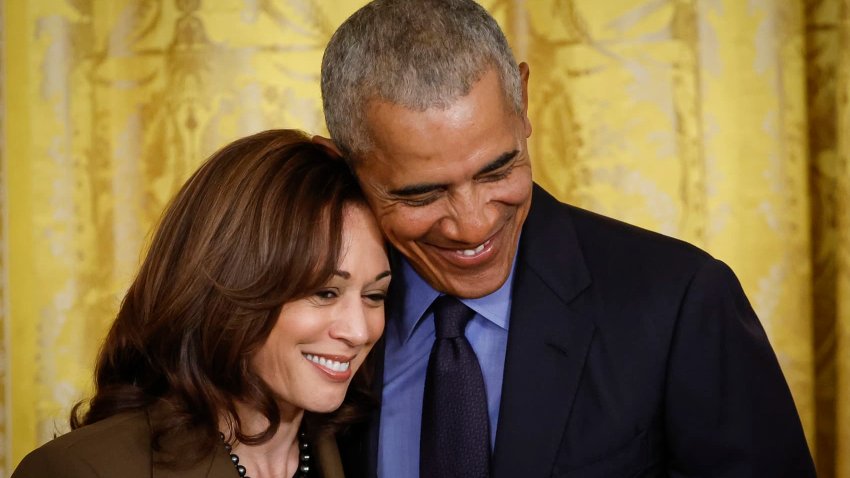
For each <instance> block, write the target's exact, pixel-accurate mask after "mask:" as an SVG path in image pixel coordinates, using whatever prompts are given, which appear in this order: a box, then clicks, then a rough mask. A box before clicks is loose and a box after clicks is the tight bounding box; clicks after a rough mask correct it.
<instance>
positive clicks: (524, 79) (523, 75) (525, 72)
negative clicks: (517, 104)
mask: <svg viewBox="0 0 850 478" xmlns="http://www.w3.org/2000/svg"><path fill="white" fill-rule="evenodd" d="M530 74H531V71H530V70H529V68H528V63H526V62H522V63H520V64H519V78H520V83H521V84H522V121H523V123H524V125H525V137H526V138H528V137H529V136H531V120H530V119H528V77H529V75H530Z"/></svg>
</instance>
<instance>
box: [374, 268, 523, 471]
mask: <svg viewBox="0 0 850 478" xmlns="http://www.w3.org/2000/svg"><path fill="white" fill-rule="evenodd" d="M401 262H402V267H401V271H400V274H401V275H402V280H403V281H404V283H405V284H406V287H407V290H406V291H405V300H404V309H403V311H404V314H403V316H402V317H401V320H390V321H388V322H387V326H386V331H385V333H386V335H385V341H386V342H385V343H386V350H385V356H384V389H383V396H382V401H381V429H380V437H379V441H378V443H379V445H378V476H379V477H381V478H398V477H405V478H416V477H418V476H419V433H420V430H421V428H422V396H423V393H424V391H425V373H426V371H427V368H428V358H429V357H430V355H431V347H432V346H433V344H434V314H433V313H431V312H430V311H428V314H427V315H425V312H426V311H427V309H428V307H430V305H431V303H432V302H433V301H434V299H436V298H437V297H438V296H439V295H440V293H439V292H438V291H436V290H434V288H432V287H431V286H430V285H428V283H427V282H425V280H424V279H422V278H421V277H420V276H419V274H417V273H416V271H415V270H413V267H412V266H411V265H410V263H408V262H407V260H404V259H402V261H401ZM514 263H516V259H514ZM513 276H514V273H513V268H512V269H511V274H510V275H509V276H508V279H507V280H506V281H505V283H504V284H503V285H502V287H501V288H499V289H498V290H497V291H495V292H493V293H492V294H490V295H487V296H484V297H481V298H479V299H471V300H469V299H463V300H462V302H463V303H464V304H466V305H467V306H468V307H469V308H471V309H472V310H474V311H475V316H474V317H473V318H472V320H470V321H469V324H468V325H467V326H466V338H467V339H468V340H469V343H470V344H471V345H472V349H473V350H474V351H475V355H476V356H477V357H478V363H479V364H480V365H481V371H482V372H483V374H484V386H485V388H486V389H487V408H488V413H489V415H490V447H491V449H492V447H493V445H494V444H495V442H496V426H497V425H498V418H499V403H500V402H501V398H502V397H501V392H502V376H503V373H504V370H505V349H506V348H507V344H508V322H509V319H510V314H511V284H512V283H513ZM395 319H398V317H396V318H395Z"/></svg>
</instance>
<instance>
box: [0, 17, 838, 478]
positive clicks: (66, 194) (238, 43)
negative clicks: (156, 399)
mask: <svg viewBox="0 0 850 478" xmlns="http://www.w3.org/2000/svg"><path fill="white" fill-rule="evenodd" d="M363 3H364V1H362V0H335V1H324V0H322V1H320V0H216V1H211V0H37V1H36V0H32V1H21V0H0V29H2V38H0V45H2V53H0V133H2V136H0V138H2V147H0V166H2V167H0V212H2V218H3V220H2V222H0V244H1V245H2V255H0V274H2V276H0V277H2V282H0V301H2V302H0V322H2V325H3V327H2V329H0V337H2V339H3V341H2V348H0V404H2V407H0V411H2V413H0V443H2V447H1V448H5V453H0V469H3V470H4V471H3V472H2V473H3V474H8V473H9V472H10V471H11V469H12V468H13V467H14V465H15V464H16V463H17V462H18V461H19V460H20V459H21V458H22V457H23V455H24V454H26V453H27V452H28V451H29V450H31V449H32V448H33V447H35V446H37V445H38V444H40V443H43V442H44V441H46V440H48V439H49V438H51V437H52V436H53V435H54V433H56V432H62V431H64V430H65V429H66V425H65V423H64V419H65V417H66V415H67V412H68V409H69V406H70V404H72V403H73V402H75V401H76V400H78V399H80V398H82V397H83V396H85V395H86V393H87V391H88V390H89V386H90V376H91V367H92V360H93V358H94V356H95V354H96V352H97V348H98V345H99V343H100V341H101V339H102V337H103V334H104V332H105V330H106V327H107V326H108V324H109V322H110V321H111V319H112V316H113V314H114V312H115V310H116V308H117V306H118V303H119V301H120V299H121V295H122V293H123V290H124V289H125V288H126V287H127V285H128V283H129V281H130V279H131V277H132V274H133V272H134V270H135V268H136V266H137V265H138V262H139V258H140V254H141V250H142V249H143V247H144V245H145V241H146V239H147V237H148V234H149V229H150V227H151V226H152V224H153V223H154V222H155V221H156V219H157V217H158V215H159V213H160V212H161V210H162V208H163V206H164V204H165V202H166V201H167V200H168V198H169V197H170V195H171V194H172V193H173V192H174V191H175V189H176V188H177V187H178V186H179V185H180V184H181V183H182V181H183V180H184V179H185V178H186V177H187V175H188V174H190V172H191V171H192V170H193V169H194V167H195V166H196V165H197V164H198V163H199V162H200V161H201V160H202V159H203V158H204V157H205V156H206V155H208V154H209V153H210V152H212V151H213V150H214V149H215V148H217V147H218V146H221V145H222V144H223V143H224V142H227V141H230V140H232V139H234V138H236V137H238V136H242V135H245V134H248V133H252V132H255V131H258V130H261V129H265V128H271V127H297V128H302V129H305V130H307V131H309V132H324V125H323V118H322V114H321V102H320V97H319V88H318V72H319V63H320V59H321V54H322V50H323V48H324V45H325V43H326V42H327V39H328V38H329V37H330V35H331V34H332V32H333V31H334V29H335V28H336V26H337V25H339V23H340V22H342V20H343V19H345V18H346V17H347V16H348V15H349V14H350V13H351V12H353V11H354V10H355V9H356V8H358V7H359V6H360V5H362V4H363ZM482 3H483V4H484V5H485V6H486V7H487V8H489V9H490V11H491V12H493V14H494V15H495V16H496V17H497V19H498V20H499V21H500V22H501V24H502V25H503V27H504V28H505V30H506V32H507V33H508V36H509V38H510V40H511V43H512V45H513V47H514V50H515V53H516V55H517V57H518V58H519V59H522V60H526V61H528V62H529V63H530V66H531V85H530V97H531V104H530V115H531V119H532V123H533V126H534V134H533V135H532V138H531V140H532V141H531V147H532V153H533V158H534V168H535V178H536V180H537V181H538V182H540V183H542V184H543V185H545V186H546V187H547V188H548V189H549V190H550V191H552V192H553V193H555V194H556V195H558V196H559V197H560V198H561V199H563V200H566V201H569V202H572V203H574V204H577V205H579V206H582V207H586V208H589V209H592V210H595V211H598V212H601V213H603V214H607V215H611V216H614V217H618V218H621V219H624V220H626V221H629V222H632V223H636V224H639V225H642V226H644V227H647V228H650V229H653V230H656V231H659V232H662V233H665V234H669V235H673V236H676V237H680V238H682V239H685V240H688V241H690V242H693V243H695V244H697V245H699V246H701V247H703V248H705V249H707V250H708V251H710V252H711V253H712V254H714V255H715V256H716V257H719V258H720V259H723V260H724V261H726V262H728V263H729V264H730V265H731V266H732V267H733V269H735V271H736V272H737V273H738V276H739V277H740V279H741V282H742V283H743V285H744V288H745V289H746V291H747V293H748V295H749V297H750V300H751V302H752V303H753V306H754V307H755V309H756V311H757V312H758V314H759V316H760V318H761V320H762V322H763V323H764V325H765V328H766V329H767V331H768V334H769V336H770V338H771V341H772V343H773V345H774V348H775V349H776V352H777V354H778V356H779V360H780V363H781V364H782V367H783V369H784V371H785V374H786V377H787V378H788V382H789V384H790V386H791V388H792V391H793V394H794V397H795V400H796V403H797V407H798V409H799V411H800V414H801V417H802V419H803V423H804V427H805V429H806V434H807V437H808V439H809V443H810V445H811V447H812V450H813V452H815V453H816V461H817V465H818V468H819V472H820V476H823V477H827V478H829V477H837V478H850V203H848V201H850V55H848V54H847V52H848V51H850V0H747V1H743V0H700V1H697V0H546V1H540V2H536V1H535V2H529V1H525V0H485V1H483V2H482Z"/></svg>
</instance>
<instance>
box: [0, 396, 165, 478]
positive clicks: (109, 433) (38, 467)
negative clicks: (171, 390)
mask: <svg viewBox="0 0 850 478" xmlns="http://www.w3.org/2000/svg"><path fill="white" fill-rule="evenodd" d="M150 463H151V450H150V430H149V426H148V420H147V414H145V413H144V412H133V413H125V414H120V415H116V416H113V417H110V418H107V419H105V420H102V421H100V422H97V423H94V424H92V425H88V426H85V427H82V428H79V429H77V430H74V431H72V432H70V433H67V434H65V435H62V436H60V437H57V438H56V439H54V440H52V441H50V442H48V443H46V444H45V445H43V446H42V447H40V448H37V449H36V450H34V451H33V452H31V453H30V454H29V455H27V456H26V457H25V458H24V459H23V461H21V463H20V465H19V466H18V467H17V469H16V470H15V472H14V473H13V474H12V476H13V477H14V478H47V477H56V476H63V477H68V478H88V477H106V476H123V477H127V478H133V477H149V476H150Z"/></svg>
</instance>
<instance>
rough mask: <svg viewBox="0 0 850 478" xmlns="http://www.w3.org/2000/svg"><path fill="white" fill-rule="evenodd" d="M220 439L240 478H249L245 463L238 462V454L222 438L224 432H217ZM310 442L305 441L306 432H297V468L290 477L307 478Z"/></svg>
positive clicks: (308, 473)
mask: <svg viewBox="0 0 850 478" xmlns="http://www.w3.org/2000/svg"><path fill="white" fill-rule="evenodd" d="M219 435H220V436H221V441H222V442H224V449H225V450H227V453H228V454H229V455H230V461H231V462H233V466H235V467H236V472H237V473H239V476H240V477H241V478H251V477H250V476H248V469H247V468H245V465H242V464H240V463H239V455H237V454H236V453H233V447H231V446H230V443H227V441H226V440H225V439H224V433H219ZM310 460H311V457H310V443H309V442H308V441H307V434H306V433H304V432H303V431H299V432H298V470H297V471H296V472H295V475H294V476H293V477H292V478H309V476H310Z"/></svg>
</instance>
